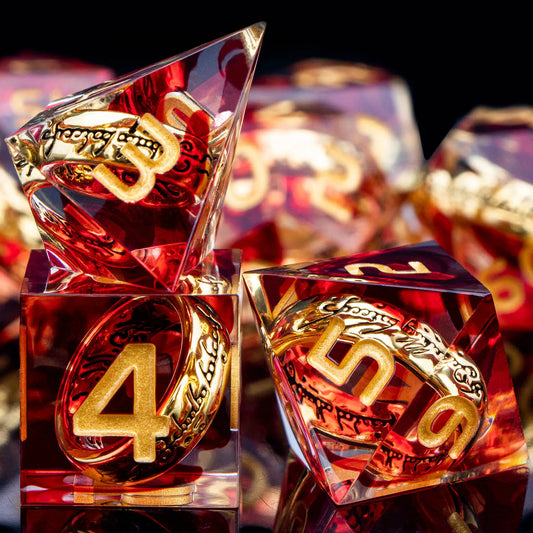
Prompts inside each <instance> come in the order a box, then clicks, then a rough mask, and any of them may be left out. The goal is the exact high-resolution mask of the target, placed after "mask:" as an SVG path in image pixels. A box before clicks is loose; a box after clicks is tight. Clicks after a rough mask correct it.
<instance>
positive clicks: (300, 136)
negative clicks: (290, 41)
mask: <svg viewBox="0 0 533 533" xmlns="http://www.w3.org/2000/svg"><path fill="white" fill-rule="evenodd" d="M421 163H422V151H421V146H420V140H419V138H418V132H417V128H416V125H415V123H414V119H413V116H412V113H411V105H410V100H409V93H408V90H407V87H406V86H405V83H404V82H403V80H401V79H400V78H397V77H395V76H393V75H391V74H390V73H388V72H385V71H384V70H381V69H377V68H372V67H370V66H366V65H358V64H351V63H346V64H344V63H341V62H333V61H332V62H329V61H319V60H314V61H303V62H301V63H297V64H295V65H292V66H291V68H290V71H289V73H288V74H286V75H280V74H276V75H272V76H266V77H264V78H260V79H258V80H256V82H255V83H254V87H253V88H252V91H251V93H250V100H249V105H248V109H247V113H246V116H245V121H244V124H243V130H242V133H241V137H240V141H239V144H238V146H237V152H236V158H235V163H234V166H233V174H232V179H231V182H230V185H229V188H228V193H227V196H226V201H225V203H224V208H223V217H222V221H221V230H220V233H219V235H218V242H219V245H220V246H222V247H238V248H242V249H243V252H244V254H243V257H244V263H245V266H246V265H254V266H269V265H279V264H284V263H294V262H299V261H304V260H315V259H318V258H321V257H333V256H337V255H343V254H353V253H357V252H361V251H364V250H366V249H367V248H368V247H369V246H371V245H372V244H373V245H375V243H374V241H375V240H376V239H380V238H382V237H381V233H382V232H384V231H385V228H386V227H387V225H388V222H390V220H391V218H392V217H393V216H394V215H395V214H396V212H397V210H398V206H399V204H400V203H401V201H402V199H403V197H404V194H405V191H406V190H408V189H409V188H410V187H411V185H412V184H413V183H414V181H415V177H416V176H417V174H418V172H419V169H420V166H421ZM389 229H390V230H392V225H390V228H387V230H389Z"/></svg>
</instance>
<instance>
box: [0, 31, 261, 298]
mask: <svg viewBox="0 0 533 533" xmlns="http://www.w3.org/2000/svg"><path fill="white" fill-rule="evenodd" d="M263 30H264V24H256V25H254V26H250V27H249V28H246V29H244V30H242V31H240V32H237V33H234V34H232V35H229V36H227V37H224V38H221V39H219V40H217V41H213V42H212V43H209V44H206V45H204V46H201V47H199V48H196V49H194V50H191V51H190V52H187V53H184V54H181V55H179V56H175V57H173V58H170V59H168V60H165V61H161V62H160V63H157V64H155V65H153V66H150V67H147V68H144V69H142V70H139V71H137V72H134V73H132V74H128V75H126V76H123V77H121V78H117V79H115V80H112V81H110V82H107V83H105V84H103V85H99V86H96V87H94V88H91V89H88V90H87V91H84V92H81V93H77V94H76V95H74V96H72V97H68V98H64V99H63V100H61V101H58V102H56V103H54V104H52V105H51V106H50V107H48V108H47V109H46V110H45V111H43V112H42V113H41V114H39V115H37V116H36V117H35V118H34V119H32V120H31V121H30V122H29V123H28V124H26V125H25V126H24V127H23V128H22V129H21V130H19V131H18V132H17V133H16V134H15V135H13V136H12V137H11V138H10V139H8V141H7V142H8V146H9V148H10V150H11V154H12V157H13V160H14V162H15V166H16V168H17V171H18V173H19V177H20V179H21V182H22V185H23V188H24V192H25V193H26V195H27V196H28V199H29V202H30V208H31V210H32V213H33V215H34V217H35V220H36V222H37V225H38V227H39V230H40V232H41V236H42V238H43V242H44V246H45V248H46V250H47V252H48V255H49V259H50V262H51V263H52V265H54V266H57V267H59V268H63V269H66V270H72V271H79V272H83V273H85V274H88V275H92V276H94V277H98V278H107V279H111V280H119V281H125V282H128V283H130V284H137V285H141V286H145V287H151V288H158V289H167V290H171V291H173V290H175V289H176V287H177V286H178V284H179V283H180V277H181V275H182V273H183V274H185V275H187V274H189V273H190V272H191V271H192V270H193V269H194V267H195V266H196V265H197V264H198V262H199V261H201V260H202V259H203V258H204V257H206V256H207V255H208V254H209V253H210V252H211V251H212V250H213V248H214V239H215V231H216V229H217V225H218V219H219V215H220V210H221V203H222V201H223V199H224V195H225V191H226V188H227V183H228V180H229V172H230V168H231V163H232V159H233V153H234V150H235V144H236V142H237V138H238V135H239V131H240V126H241V122H242V118H243V115H244V110H245V106H246V102H247V96H248V91H249V88H250V85H251V81H252V76H253V73H254V70H255V66H256V62H257V57H258V51H259V47H260V44H261V40H262V35H263Z"/></svg>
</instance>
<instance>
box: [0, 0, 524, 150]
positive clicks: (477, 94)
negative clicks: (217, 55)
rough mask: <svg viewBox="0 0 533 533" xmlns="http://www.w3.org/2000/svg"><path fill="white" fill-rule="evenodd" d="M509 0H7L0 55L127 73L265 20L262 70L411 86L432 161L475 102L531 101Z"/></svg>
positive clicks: (520, 18) (519, 18) (519, 29)
mask: <svg viewBox="0 0 533 533" xmlns="http://www.w3.org/2000/svg"><path fill="white" fill-rule="evenodd" d="M514 4H515V3H514V2H512V1H511V2H505V1H503V2H500V3H499V4H498V9H497V10H495V9H491V8H489V7H488V4H486V3H485V4H480V5H479V7H477V8H476V9H474V8H472V6H471V4H470V3H468V2H462V3H458V4H457V5H455V4H454V3H452V2H426V3H421V4H420V6H419V7H414V6H412V5H411V4H408V3H406V2H395V3H393V4H392V7H391V6H389V5H388V4H386V3H384V2H374V3H373V4H363V3H357V2H349V3H338V2H326V1H325V0H319V2H315V3H313V4H312V6H311V4H303V3H302V4H296V3H291V2H285V3H283V4H281V7H278V6H277V5H276V3H274V2H268V3H267V2H256V3H255V4H253V3H250V4H248V5H247V7H243V6H246V4H244V5H243V6H241V5H239V4H235V3H232V2H226V3H222V2H219V3H218V4H217V6H216V7H212V6H211V4H209V3H205V2H201V1H199V0H197V1H196V2H194V3H193V4H191V3H189V4H185V3H184V2H182V3H179V2H173V3H165V2H157V1H155V0H151V1H149V0H144V2H143V1H141V2H140V3H136V4H135V5H132V4H131V3H130V4H128V3H127V2H126V0H123V1H122V2H120V3H114V2H111V1H109V2H107V3H103V2H99V3H97V4H91V3H89V2H85V3H81V2H74V1H72V2H69V3H67V4H66V5H62V4H61V3H52V4H44V3H42V2H40V3H38V4H37V6H38V9H37V10H36V9H34V8H31V7H29V6H28V5H27V4H23V3H22V2H19V3H18V5H14V4H13V2H12V3H10V4H8V5H5V6H3V7H2V12H3V13H4V18H3V20H2V22H1V24H2V28H3V30H4V31H2V32H0V39H1V40H0V43H1V48H0V55H4V56H5V55H13V54H16V53H18V52H21V51H24V50H33V51H37V52H45V53H49V54H56V55H61V56H67V57H75V58H78V59H82V60H86V61H90V62H93V63H98V64H102V65H106V66H109V67H111V68H113V69H114V70H115V72H117V74H123V73H126V72H129V71H131V70H135V69H137V68H141V67H144V66H147V65H149V64H151V63H154V62H156V61H159V60H161V59H164V58H166V57H170V56H173V55H175V54H177V53H180V52H184V51H186V50H189V49H190V48H193V47H195V46H198V45H200V44H203V43H206V42H208V41H210V40H213V39H215V38H218V37H221V36H223V35H226V34H228V33H232V32H234V31H236V30H239V29H241V28H243V27H246V26H248V25H250V24H253V23H255V22H259V21H265V22H266V23H267V30H266V33H265V40H264V44H263V48H262V51H261V56H260V59H259V66H258V70H257V75H261V74H267V73H271V72H277V71H280V70H283V69H284V68H285V67H286V66H288V65H289V64H290V63H291V62H294V61H297V60H299V59H305V58H309V57H321V58H333V59H342V60H349V61H357V62H364V63H367V64H370V65H374V66H379V67H384V68H386V69H389V70H391V71H392V72H393V73H395V74H397V75H399V76H401V77H402V78H404V79H405V80H406V81H407V83H408V85H409V87H410V89H411V94H412V99H413V105H414V111H415V116H416V120H417V122H418V124H419V128H420V132H421V138H422V144H423V148H424V153H425V155H426V157H429V156H430V155H431V154H432V153H433V151H434V150H435V148H436V147H437V146H438V144H439V143H440V141H441V140H442V138H443V137H444V136H445V135H446V133H447V132H448V131H449V129H450V128H451V127H453V125H454V123H455V122H456V121H457V120H458V119H459V118H461V117H462V116H463V115H464V114H466V113H468V112H469V111H470V110H471V109H472V108H473V107H476V106H478V105H485V106H496V107H503V106H509V105H532V104H533V84H532V82H531V79H530V78H531V76H530V71H531V65H532V62H531V53H532V46H531V43H532V37H531V34H532V28H531V24H530V21H529V18H528V17H527V16H526V14H525V11H524V6H525V4H522V5H520V4H518V3H516V5H514ZM296 6H298V7H296Z"/></svg>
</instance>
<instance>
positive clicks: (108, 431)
mask: <svg viewBox="0 0 533 533" xmlns="http://www.w3.org/2000/svg"><path fill="white" fill-rule="evenodd" d="M155 369H156V350H155V346H154V345H153V344H149V343H139V344H128V345H126V347H125V348H124V349H123V350H122V352H120V354H119V355H118V357H117V358H116V359H115V360H114V361H113V363H112V364H111V365H110V367H109V368H108V369H107V371H106V373H105V374H104V375H103V376H102V377H101V378H100V380H99V381H98V383H97V384H96V385H95V387H94V388H93V390H92V391H91V392H90V393H89V395H88V396H87V398H86V399H85V400H84V402H83V403H82V404H81V405H80V407H79V408H78V410H77V411H76V412H75V413H74V415H73V417H72V421H73V432H74V435H77V436H79V437H133V458H134V460H135V461H136V462H138V463H152V462H154V461H155V457H156V446H155V444H156V437H166V436H167V435H168V433H169V429H170V418H169V417H167V416H162V415H157V414H156V398H155V383H156V375H155ZM131 372H133V376H134V398H133V414H102V411H103V410H104V409H105V407H106V406H107V404H108V403H109V401H110V400H111V399H112V397H113V396H114V395H115V394H116V392H117V391H118V389H119V388H120V386H121V385H122V383H124V380H125V379H126V378H127V377H128V376H129V375H130V373H131Z"/></svg>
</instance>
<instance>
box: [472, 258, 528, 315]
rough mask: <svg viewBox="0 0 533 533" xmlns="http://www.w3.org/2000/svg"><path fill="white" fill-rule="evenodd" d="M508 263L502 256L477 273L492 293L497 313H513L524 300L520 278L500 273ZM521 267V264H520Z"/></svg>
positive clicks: (524, 295) (523, 290)
mask: <svg viewBox="0 0 533 533" xmlns="http://www.w3.org/2000/svg"><path fill="white" fill-rule="evenodd" d="M507 266H508V263H507V261H506V260H505V259H503V258H502V257H499V258H497V259H496V260H495V261H494V262H493V263H492V265H490V266H489V267H488V268H485V269H484V270H482V271H480V272H479V273H478V278H479V281H481V283H483V284H484V285H485V286H486V287H487V288H488V289H489V290H490V292H491V293H492V297H493V298H494V304H495V306H496V310H497V311H498V312H499V313H506V314H508V313H513V312H514V311H516V310H517V309H519V308H520V307H521V306H522V305H523V304H524V302H525V299H526V294H525V289H524V286H523V284H522V282H521V280H520V279H518V278H517V277H514V276H510V275H501V274H502V272H504V271H505V270H506V268H507ZM522 267H523V266H522Z"/></svg>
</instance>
